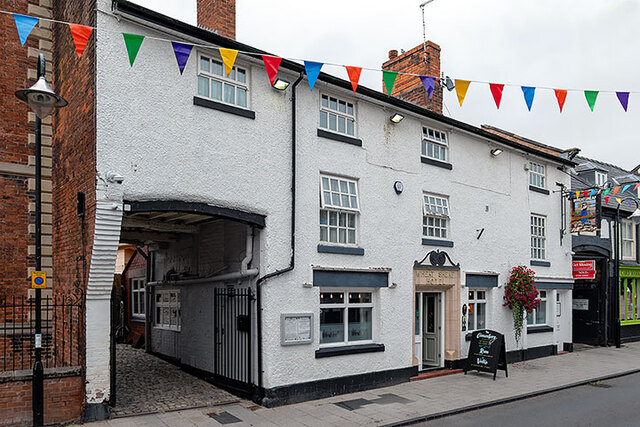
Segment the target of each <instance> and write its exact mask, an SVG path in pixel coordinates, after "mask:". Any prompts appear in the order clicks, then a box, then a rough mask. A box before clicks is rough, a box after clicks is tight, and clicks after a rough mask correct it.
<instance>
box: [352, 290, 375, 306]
mask: <svg viewBox="0 0 640 427" xmlns="http://www.w3.org/2000/svg"><path fill="white" fill-rule="evenodd" d="M369 303H371V292H349V304H369Z"/></svg>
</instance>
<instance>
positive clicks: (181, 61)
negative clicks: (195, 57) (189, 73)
mask: <svg viewBox="0 0 640 427" xmlns="http://www.w3.org/2000/svg"><path fill="white" fill-rule="evenodd" d="M171 45H172V46H173V53H175V54H176V61H178V67H179V68H180V74H182V72H183V71H184V67H185V65H187V61H188V60H189V55H191V49H193V45H191V44H185V43H178V42H171Z"/></svg>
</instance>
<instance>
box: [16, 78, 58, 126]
mask: <svg viewBox="0 0 640 427" xmlns="http://www.w3.org/2000/svg"><path fill="white" fill-rule="evenodd" d="M16 96H17V97H18V99H19V100H21V101H24V102H26V103H27V104H28V105H29V107H31V109H32V110H33V111H34V112H35V113H36V114H37V115H38V117H40V118H41V119H44V118H46V117H47V116H48V115H49V114H51V112H52V111H53V109H54V108H57V107H65V106H67V104H69V103H68V102H67V100H66V99H64V98H63V97H61V96H60V95H58V94H56V93H55V92H54V91H53V90H52V89H51V86H49V83H47V81H46V80H45V78H44V76H40V78H38V81H37V82H35V83H34V85H33V86H31V87H30V88H28V89H20V90H17V91H16Z"/></svg>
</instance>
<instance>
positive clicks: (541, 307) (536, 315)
mask: <svg viewBox="0 0 640 427" xmlns="http://www.w3.org/2000/svg"><path fill="white" fill-rule="evenodd" d="M539 297H540V302H539V303H538V306H537V307H536V308H534V309H533V310H532V311H531V313H529V314H527V325H528V326H534V325H546V324H547V291H540V295H539Z"/></svg>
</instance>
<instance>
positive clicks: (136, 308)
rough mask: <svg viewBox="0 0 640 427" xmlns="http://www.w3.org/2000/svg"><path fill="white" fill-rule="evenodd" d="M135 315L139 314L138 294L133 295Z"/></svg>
mask: <svg viewBox="0 0 640 427" xmlns="http://www.w3.org/2000/svg"><path fill="white" fill-rule="evenodd" d="M133 313H134V314H137V313H139V307H138V295H137V294H133Z"/></svg>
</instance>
